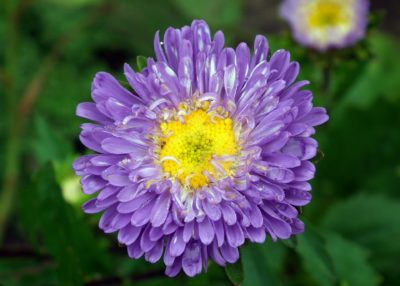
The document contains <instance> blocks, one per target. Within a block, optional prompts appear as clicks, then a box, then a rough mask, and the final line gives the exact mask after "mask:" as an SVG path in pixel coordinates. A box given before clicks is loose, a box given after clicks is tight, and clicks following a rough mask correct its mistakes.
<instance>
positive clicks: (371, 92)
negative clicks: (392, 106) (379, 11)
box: [337, 33, 400, 112]
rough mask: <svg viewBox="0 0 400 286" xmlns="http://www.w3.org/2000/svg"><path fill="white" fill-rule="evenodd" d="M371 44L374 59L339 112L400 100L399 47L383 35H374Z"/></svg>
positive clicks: (352, 88) (393, 40)
mask: <svg viewBox="0 0 400 286" xmlns="http://www.w3.org/2000/svg"><path fill="white" fill-rule="evenodd" d="M369 41H370V46H371V50H372V53H373V54H374V56H373V58H372V59H370V62H369V64H368V66H367V67H366V68H365V69H364V71H362V74H361V76H359V77H357V80H356V81H354V82H352V85H351V88H350V89H349V90H348V92H347V94H346V96H345V98H344V99H343V101H342V102H341V104H340V106H339V107H338V109H339V110H338V111H337V112H341V111H342V109H343V108H346V107H348V106H358V107H363V108H367V107H370V106H371V105H372V104H374V103H375V102H376V101H377V100H379V98H382V97H386V98H390V99H393V98H399V93H398V90H399V89H400V59H399V57H398V50H399V48H400V43H399V42H398V41H396V40H395V39H392V38H391V37H389V36H387V35H385V34H382V33H375V34H373V35H372V36H371V37H370V38H369Z"/></svg>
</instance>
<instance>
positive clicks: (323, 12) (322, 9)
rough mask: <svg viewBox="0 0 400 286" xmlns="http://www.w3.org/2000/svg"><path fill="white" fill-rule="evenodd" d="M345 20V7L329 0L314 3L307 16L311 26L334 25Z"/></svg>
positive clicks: (343, 22) (346, 20)
mask: <svg viewBox="0 0 400 286" xmlns="http://www.w3.org/2000/svg"><path fill="white" fill-rule="evenodd" d="M347 22H348V17H347V14H346V11H345V9H343V7H342V6H341V5H340V4H339V3H336V2H330V1H320V2H318V3H316V4H315V7H313V9H312V11H311V13H310V15H309V18H308V23H309V25H310V26H311V27H313V28H326V27H334V26H339V25H341V24H346V23H347Z"/></svg>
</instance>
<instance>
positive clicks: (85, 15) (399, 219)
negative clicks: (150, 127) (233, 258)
mask: <svg viewBox="0 0 400 286" xmlns="http://www.w3.org/2000/svg"><path fill="white" fill-rule="evenodd" d="M280 4H281V1H278V0H268V1H267V0H246V1H243V0H203V1H195V0H166V1H156V0H133V1H132V0H118V1H114V0H73V1H71V0H68V1H67V0H35V1H33V0H3V1H1V3H0V42H1V43H2V44H1V45H0V117H1V118H0V148H1V150H2V152H0V161H1V162H2V164H0V180H1V185H0V186H1V191H0V192H1V193H0V237H1V243H0V284H4V285H82V284H86V285H133V284H134V285H205V284H211V285H232V284H236V285H239V284H242V285H289V286H290V285H338V284H339V285H362V286H368V285H372V286H375V285H397V284H398V281H399V279H400V273H399V271H398V266H397V262H398V261H399V259H400V244H399V243H398V242H397V241H396V238H397V237H399V235H400V216H399V215H398V214H399V213H400V193H399V191H398V190H399V186H400V171H399V170H400V163H399V162H400V152H399V146H400V133H399V132H398V129H399V122H400V113H399V112H398V110H399V109H400V92H399V91H400V58H399V57H398V51H399V47H400V44H399V36H400V23H399V15H398V14H399V11H400V2H399V1H396V0H388V1H376V0H375V1H370V14H369V16H368V26H367V32H366V33H365V36H364V37H363V38H362V39H360V40H359V41H357V42H356V43H354V44H353V45H351V46H349V47H346V48H341V49H328V50H327V52H325V53H320V52H318V51H316V50H315V49H310V48H306V47H303V46H302V45H301V44H299V43H297V42H296V41H293V37H292V35H291V31H290V29H288V26H287V23H286V22H285V21H284V20H282V18H281V16H280V13H279V9H280V8H279V7H280ZM194 18H202V19H205V20H207V22H208V23H209V24H210V26H211V29H212V30H213V31H217V30H224V32H225V34H226V36H227V37H226V39H225V40H226V45H228V46H236V45H237V44H238V43H240V42H242V41H244V42H247V43H250V42H251V41H252V40H253V38H254V35H256V34H259V33H260V34H263V35H266V36H268V40H269V44H270V49H271V50H272V51H276V50H277V49H280V48H285V49H286V50H290V51H291V58H292V59H293V60H295V61H298V62H300V63H301V67H302V68H301V72H300V74H299V77H300V78H301V79H308V80H310V81H311V84H310V88H311V90H312V91H313V93H314V99H315V101H316V103H315V104H316V105H317V106H327V107H328V111H329V114H330V121H329V123H328V124H326V125H324V126H322V127H320V128H319V132H318V133H317V134H316V137H317V139H318V142H319V143H320V146H319V152H318V156H317V158H316V159H315V160H314V163H315V164H316V165H317V173H316V177H315V179H314V180H313V181H312V185H313V191H312V195H313V201H312V203H311V204H309V205H308V206H307V207H306V208H304V210H303V211H302V214H301V216H302V217H303V218H304V219H305V220H306V225H307V227H306V230H305V233H304V234H302V235H299V236H297V238H296V239H290V240H285V241H281V242H276V243H273V242H272V241H270V240H267V242H266V243H264V244H261V245H257V244H251V245H245V246H244V247H243V248H242V250H241V260H240V262H238V263H236V264H232V265H230V266H229V267H227V268H226V269H223V268H221V267H217V266H216V265H215V264H213V263H210V264H209V267H208V272H207V273H205V274H201V275H198V276H196V277H195V278H191V279H188V278H186V277H184V276H181V275H179V276H178V277H176V278H174V279H169V278H165V277H164V266H163V265H162V263H158V264H149V263H147V262H145V261H144V260H137V261H136V260H131V259H129V258H128V257H127V256H126V251H125V248H124V247H118V246H116V245H115V241H116V237H113V236H112V235H111V236H104V235H103V234H102V233H101V232H100V231H98V228H97V223H98V220H99V217H96V216H84V215H82V210H81V205H82V202H83V198H82V197H81V191H80V189H78V186H79V185H78V184H77V180H76V178H75V177H74V174H73V171H72V169H71V168H70V166H71V163H72V162H73V160H74V159H76V158H78V157H79V156H82V155H85V154H87V151H86V150H85V148H84V147H83V146H82V145H81V144H80V142H79V139H78V136H77V134H78V133H79V125H80V124H81V123H83V121H82V120H81V119H79V118H77V117H76V116H75V108H76V105H77V104H78V103H79V102H83V101H89V100H90V93H91V81H92V79H93V77H94V75H95V73H96V72H97V71H99V70H103V71H107V72H110V73H112V74H115V75H120V74H122V69H121V67H122V66H123V64H124V63H125V62H128V63H129V64H130V65H132V66H133V67H134V68H138V67H143V58H142V57H139V58H137V56H140V55H142V56H154V53H153V45H152V41H153V35H154V33H155V32H156V31H157V30H161V31H164V30H165V29H166V28H167V27H168V26H174V27H181V26H183V25H187V24H189V23H190V22H191V21H192V20H193V19H194ZM137 59H138V60H137ZM118 80H120V82H121V84H122V85H126V82H124V79H123V78H122V77H119V78H118ZM74 178H75V179H74ZM74 180H75V181H74Z"/></svg>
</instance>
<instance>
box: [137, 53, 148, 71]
mask: <svg viewBox="0 0 400 286" xmlns="http://www.w3.org/2000/svg"><path fill="white" fill-rule="evenodd" d="M136 65H137V71H138V72H141V71H142V70H143V69H144V68H145V67H146V66H147V58H146V57H145V56H137V57H136Z"/></svg>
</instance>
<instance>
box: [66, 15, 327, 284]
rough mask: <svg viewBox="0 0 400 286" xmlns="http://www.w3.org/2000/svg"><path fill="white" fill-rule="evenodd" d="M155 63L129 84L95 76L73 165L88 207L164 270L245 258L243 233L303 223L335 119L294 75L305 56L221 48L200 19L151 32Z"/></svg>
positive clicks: (259, 234) (296, 229)
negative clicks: (81, 151)
mask: <svg viewBox="0 0 400 286" xmlns="http://www.w3.org/2000/svg"><path fill="white" fill-rule="evenodd" d="M154 49H155V54H156V59H152V58H149V59H148V60H147V67H146V68H144V69H143V70H142V71H141V72H135V71H134V70H133V69H132V68H131V67H130V66H129V65H127V64H126V65H125V76H126V78H127V81H128V82H129V84H130V86H131V88H132V90H128V89H126V88H124V87H122V86H121V85H120V84H119V83H118V81H117V80H116V79H115V78H114V77H112V76H111V75H110V74H108V73H104V72H101V73H98V74H97V75H96V77H95V79H94V81H93V86H92V98H93V101H94V102H86V103H81V104H79V106H78V108H77V115H78V116H81V117H84V118H87V119H89V120H91V121H92V122H93V123H85V124H83V125H82V132H81V135H80V139H81V141H82V143H83V144H84V145H85V146H86V147H88V148H89V149H91V150H93V151H95V152H96V154H92V155H86V156H82V157H81V158H79V159H78V160H76V161H75V163H74V169H75V171H76V174H77V175H79V176H81V178H82V179H81V183H82V188H83V192H84V193H85V194H88V195H92V194H94V193H97V196H96V197H95V198H92V199H90V200H89V201H87V202H86V203H85V204H84V206H83V210H84V211H85V212H86V213H97V212H103V214H102V217H101V219H100V222H99V226H100V228H101V229H102V230H103V231H104V232H106V233H111V232H118V241H119V242H120V243H121V244H124V245H126V246H127V249H128V254H129V256H130V257H131V258H135V259H137V258H139V257H141V256H144V258H145V259H146V260H147V261H149V262H152V263H153V262H156V261H158V260H159V259H161V257H163V260H164V263H165V265H166V274H167V275H169V276H175V275H177V274H178V273H179V272H180V271H181V270H183V271H184V272H185V273H186V274H187V275H188V276H194V275H196V274H198V273H200V272H201V271H202V269H204V270H206V269H207V264H208V261H209V259H211V260H213V261H214V262H215V263H217V264H219V265H221V266H223V265H225V264H226V263H234V262H235V261H236V260H237V259H238V258H239V247H240V246H242V245H243V244H244V243H245V241H246V240H248V241H251V242H257V243H262V242H264V240H265V237H266V235H269V236H270V237H272V239H273V240H277V239H287V238H289V237H290V236H292V235H294V234H298V233H301V232H302V231H303V228H304V226H303V223H302V222H301V221H300V220H299V219H298V217H297V216H298V210H297V208H296V207H298V206H304V205H306V204H308V203H309V201H310V200H311V195H310V190H311V186H310V184H309V183H308V181H309V180H310V179H311V178H313V176H314V172H315V168H314V165H313V164H312V163H311V162H310V161H309V160H310V159H311V158H312V157H314V156H315V154H316V150H317V142H316V141H315V140H314V139H312V138H311V135H313V134H314V132H315V130H314V126H316V125H319V124H322V123H324V122H325V121H327V120H328V116H327V114H326V112H325V110H324V109H323V108H315V107H313V106H312V102H311V101H312V94H311V92H310V91H308V90H302V88H303V87H304V86H305V85H307V84H308V82H307V81H299V82H296V77H297V75H298V72H299V64H298V63H297V62H292V61H290V54H289V53H288V52H286V51H284V50H279V51H277V52H276V53H274V54H273V55H272V56H271V58H270V59H268V43H267V40H266V38H265V37H263V36H257V37H256V39H255V43H254V52H253V54H251V52H250V49H249V47H248V46H247V45H246V44H244V43H241V44H239V45H238V46H237V48H236V49H233V48H225V47H224V35H223V33H222V32H217V33H216V34H215V35H214V36H213V37H212V36H211V34H210V30H209V27H208V26H207V24H206V23H205V22H204V21H194V22H193V23H192V25H191V26H190V27H187V26H185V27H183V28H182V29H173V28H169V29H168V30H167V31H166V33H165V35H164V40H163V42H161V41H160V37H159V34H158V33H157V34H156V36H155V39H154Z"/></svg>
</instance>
